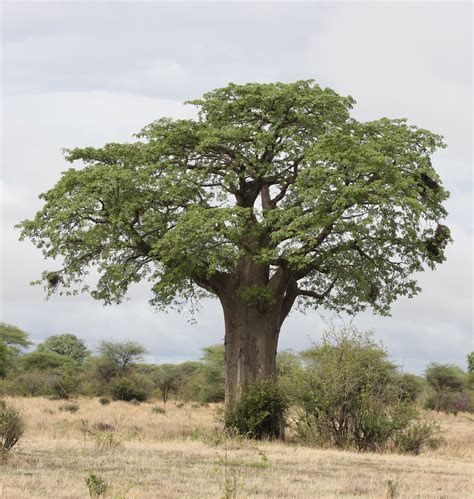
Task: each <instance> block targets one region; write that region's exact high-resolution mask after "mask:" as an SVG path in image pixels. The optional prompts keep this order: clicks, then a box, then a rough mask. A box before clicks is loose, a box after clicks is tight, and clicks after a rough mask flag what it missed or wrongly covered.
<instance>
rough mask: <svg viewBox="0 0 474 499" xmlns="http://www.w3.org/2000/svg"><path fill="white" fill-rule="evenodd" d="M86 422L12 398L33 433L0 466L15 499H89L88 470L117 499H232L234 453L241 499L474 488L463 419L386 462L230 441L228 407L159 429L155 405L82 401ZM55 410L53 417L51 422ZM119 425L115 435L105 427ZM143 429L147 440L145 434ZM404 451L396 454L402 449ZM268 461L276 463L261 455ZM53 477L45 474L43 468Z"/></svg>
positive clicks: (467, 424)
mask: <svg viewBox="0 0 474 499" xmlns="http://www.w3.org/2000/svg"><path fill="white" fill-rule="evenodd" d="M78 403H79V404H80V406H81V411H80V414H81V415H82V416H83V417H84V418H87V420H88V424H87V432H86V433H85V435H86V439H85V442H84V433H83V432H82V431H81V424H80V420H78V418H77V416H76V415H74V414H70V413H61V412H59V411H58V410H57V409H58V407H59V405H61V402H60V401H54V400H53V401H51V400H49V399H45V398H35V399H34V400H32V399H31V398H9V399H8V400H7V404H8V405H9V406H10V407H14V408H15V409H17V410H19V411H20V412H21V413H23V414H24V417H25V420H26V421H25V422H26V431H25V433H24V435H23V438H22V439H21V440H20V444H21V454H20V453H18V454H17V453H16V452H15V454H14V458H11V459H9V460H8V461H7V462H6V463H5V464H3V465H2V466H0V484H1V487H3V488H2V489H0V490H2V491H3V494H4V495H5V497H15V498H16V497H21V498H25V499H27V498H28V497H38V496H40V497H55V498H56V497H57V498H59V497H64V496H69V497H71V496H72V497H83V496H84V495H85V494H87V490H88V489H87V488H86V484H85V477H86V475H87V473H86V472H85V471H84V470H90V471H91V472H92V473H93V474H94V475H96V476H99V477H101V478H102V479H103V480H104V481H105V482H106V483H107V484H108V485H109V487H108V489H107V491H106V494H105V495H106V496H107V497H124V493H125V491H129V492H127V493H126V495H127V496H128V497H137V498H138V497H153V496H154V495H155V496H156V493H157V492H156V491H157V489H159V491H160V495H161V496H162V497H170V498H176V499H177V498H179V497H193V498H194V497H196V498H203V499H204V498H207V497H222V496H223V495H224V486H225V482H226V479H225V473H224V469H223V464H222V461H221V460H222V459H223V458H224V454H225V449H226V448H227V454H228V456H227V459H228V463H229V468H228V475H227V477H228V478H227V485H228V488H229V489H232V487H233V485H232V483H233V476H235V477H236V483H237V496H238V497H254V496H260V497H262V498H263V497H267V498H275V497H282V496H286V497H302V498H303V497H354V496H357V497H368V498H371V499H380V498H381V497H384V494H385V490H386V482H387V480H392V481H394V482H397V484H398V488H397V494H398V495H399V496H400V497H424V496H426V491H431V490H435V491H436V495H437V496H439V497H442V496H444V497H453V496H454V497H456V496H458V497H462V498H464V497H469V493H470V490H471V489H470V488H471V486H472V476H471V471H472V469H471V468H472V465H471V457H472V452H473V451H474V439H473V424H474V422H472V421H470V420H469V419H467V418H466V417H464V415H458V416H457V417H454V416H452V415H446V414H444V413H443V412H440V413H439V414H438V413H437V412H435V411H429V412H424V413H422V414H421V419H420V421H422V422H427V423H430V422H434V423H436V424H438V425H439V426H440V427H441V429H442V435H443V442H442V443H441V445H440V446H439V447H438V448H432V447H431V446H429V445H426V446H424V447H422V448H421V450H420V454H419V455H418V456H414V455H411V454H406V455H392V454H391V453H390V452H393V451H392V450H390V449H387V451H386V453H383V454H380V453H371V452H366V453H363V454H361V453H358V452H351V451H346V452H339V451H337V450H334V449H323V448H312V447H303V446H297V445H294V444H293V443H292V440H293V434H292V431H291V428H288V429H287V435H286V437H287V440H288V443H283V442H281V441H278V440H274V441H266V440H264V441H259V442H258V443H257V442H255V441H254V440H249V439H247V438H244V437H242V436H234V435H232V434H230V435H229V434H225V433H224V432H223V431H222V424H221V423H220V422H216V409H218V408H220V409H222V405H215V404H211V405H210V406H209V407H208V408H200V409H197V410H194V409H191V408H190V405H189V404H186V405H183V406H182V407H180V408H179V407H178V406H177V405H178V404H177V403H176V402H175V401H173V400H171V401H169V402H168V404H167V408H166V413H167V417H160V419H159V424H157V419H156V418H155V417H153V415H152V414H151V413H150V407H151V406H150V405H148V404H142V405H140V406H133V405H130V404H129V403H126V402H121V401H117V402H114V403H113V404H111V405H108V406H102V405H100V404H99V403H98V401H97V399H80V400H78ZM45 409H51V410H53V411H54V412H53V414H49V413H46V412H44V410H45ZM100 423H102V424H110V425H112V426H114V428H115V431H113V432H112V431H109V432H107V431H106V430H105V428H104V427H103V426H102V425H101V424H100ZM137 427H139V429H140V431H137ZM97 430H98V431H103V432H104V433H103V434H101V438H104V439H105V438H106V437H105V436H103V435H104V434H105V433H109V434H112V435H114V436H115V441H116V442H117V441H118V443H119V445H118V446H114V445H113V444H112V445H109V442H107V440H105V441H104V442H103V443H101V444H99V443H98V442H97V441H96V438H95V437H94V436H93V433H95V432H96V431H97ZM394 450H395V449H394ZM260 451H261V452H263V453H264V454H265V456H266V458H264V457H263V455H262V454H260ZM39 466H41V469H48V470H51V471H48V473H38V469H39V468H38V467H39Z"/></svg>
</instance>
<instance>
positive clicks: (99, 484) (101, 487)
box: [85, 473, 109, 497]
mask: <svg viewBox="0 0 474 499" xmlns="http://www.w3.org/2000/svg"><path fill="white" fill-rule="evenodd" d="M85 481H86V485H87V488H88V489H89V495H90V497H100V496H103V495H105V493H106V492H107V489H108V488H109V486H108V484H107V482H106V481H105V480H104V479H103V478H101V477H100V476H98V475H94V474H93V473H90V474H89V476H88V477H87V478H86V480H85Z"/></svg>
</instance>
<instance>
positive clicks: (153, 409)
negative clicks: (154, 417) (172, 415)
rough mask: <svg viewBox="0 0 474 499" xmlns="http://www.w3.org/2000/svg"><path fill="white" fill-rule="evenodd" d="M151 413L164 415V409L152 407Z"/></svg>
mask: <svg viewBox="0 0 474 499" xmlns="http://www.w3.org/2000/svg"><path fill="white" fill-rule="evenodd" d="M151 412H153V413H154V414H166V411H165V409H164V408H163V407H159V406H155V407H152V408H151Z"/></svg>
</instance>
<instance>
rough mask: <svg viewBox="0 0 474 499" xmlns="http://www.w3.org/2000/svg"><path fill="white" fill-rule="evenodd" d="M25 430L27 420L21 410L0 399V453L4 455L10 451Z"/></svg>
mask: <svg viewBox="0 0 474 499" xmlns="http://www.w3.org/2000/svg"><path fill="white" fill-rule="evenodd" d="M24 431H25V421H24V419H23V417H22V415H21V414H20V411H18V409H15V408H14V407H10V406H8V405H7V404H6V403H5V402H4V401H3V400H0V454H1V455H4V454H6V453H7V452H8V451H10V450H11V449H12V448H13V447H14V446H15V445H16V444H17V443H18V441H19V440H20V438H21V436H22V435H23V433H24ZM0 457H1V456H0Z"/></svg>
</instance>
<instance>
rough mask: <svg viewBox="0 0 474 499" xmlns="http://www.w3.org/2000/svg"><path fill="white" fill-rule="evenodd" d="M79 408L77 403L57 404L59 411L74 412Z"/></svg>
mask: <svg viewBox="0 0 474 499" xmlns="http://www.w3.org/2000/svg"><path fill="white" fill-rule="evenodd" d="M80 408H81V407H80V406H79V405H78V404H63V405H60V406H59V408H58V410H59V411H61V412H72V413H76V412H77V411H78V410H79V409H80Z"/></svg>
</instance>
